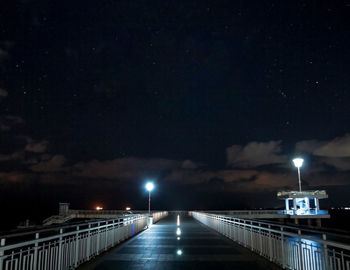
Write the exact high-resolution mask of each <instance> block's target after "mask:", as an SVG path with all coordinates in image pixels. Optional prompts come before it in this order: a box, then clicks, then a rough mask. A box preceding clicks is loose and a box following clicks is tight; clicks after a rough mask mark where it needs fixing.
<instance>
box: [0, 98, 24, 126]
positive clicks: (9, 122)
mask: <svg viewBox="0 0 350 270" xmlns="http://www.w3.org/2000/svg"><path fill="white" fill-rule="evenodd" d="M0 98H1V95H0ZM22 123H24V120H23V119H22V118H21V117H19V116H15V115H5V116H0V131H9V130H11V128H12V127H13V126H15V125H18V124H22Z"/></svg>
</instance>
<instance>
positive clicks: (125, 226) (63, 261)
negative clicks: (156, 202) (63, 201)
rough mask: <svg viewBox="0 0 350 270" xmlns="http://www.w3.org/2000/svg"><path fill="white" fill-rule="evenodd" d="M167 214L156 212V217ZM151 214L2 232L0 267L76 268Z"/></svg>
mask: <svg viewBox="0 0 350 270" xmlns="http://www.w3.org/2000/svg"><path fill="white" fill-rule="evenodd" d="M167 214H168V213H167V212H155V213H153V219H154V221H155V222H156V221H157V220H159V219H161V218H163V217H165V216H166V215H167ZM148 218H149V216H148V214H143V215H140V214H136V215H128V216H122V217H118V218H114V219H104V220H97V221H94V222H80V223H77V224H74V225H65V226H57V227H53V228H47V229H42V230H34V231H31V232H26V233H22V234H18V233H17V234H14V235H6V236H1V237H0V239H1V240H0V270H3V269H6V270H17V269H43V270H44V269H55V270H56V269H57V270H61V269H67V270H68V269H73V268H76V267H77V266H78V265H80V264H81V263H83V262H86V261H88V260H90V259H91V258H93V257H94V256H97V255H98V254H100V253H101V252H102V251H105V250H107V249H109V248H111V247H113V246H115V245H116V244H118V243H119V242H121V241H123V240H125V239H127V238H129V237H132V236H133V235H135V234H136V233H138V232H140V231H142V230H143V229H145V228H146V226H147V220H148ZM27 238H29V239H27ZM7 240H11V241H12V242H13V243H6V242H7Z"/></svg>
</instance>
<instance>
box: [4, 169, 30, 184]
mask: <svg viewBox="0 0 350 270" xmlns="http://www.w3.org/2000/svg"><path fill="white" fill-rule="evenodd" d="M27 177H28V175H27V174H25V173H22V172H17V171H14V172H0V184H3V183H20V182H23V181H24V180H26V178H27Z"/></svg>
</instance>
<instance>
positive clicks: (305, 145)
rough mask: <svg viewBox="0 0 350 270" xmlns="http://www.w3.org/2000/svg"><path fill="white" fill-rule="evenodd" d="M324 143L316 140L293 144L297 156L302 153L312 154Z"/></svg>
mask: <svg viewBox="0 0 350 270" xmlns="http://www.w3.org/2000/svg"><path fill="white" fill-rule="evenodd" d="M325 143H326V142H324V141H318V140H305V141H300V142H297V143H296V144H295V152H296V153H298V154H302V153H311V154H313V153H314V151H315V150H316V149H318V148H320V147H321V146H323V145H324V144H325Z"/></svg>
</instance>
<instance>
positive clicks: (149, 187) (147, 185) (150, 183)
mask: <svg viewBox="0 0 350 270" xmlns="http://www.w3.org/2000/svg"><path fill="white" fill-rule="evenodd" d="M146 189H147V191H152V190H153V189H154V184H153V183H152V182H147V184H146Z"/></svg>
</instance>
